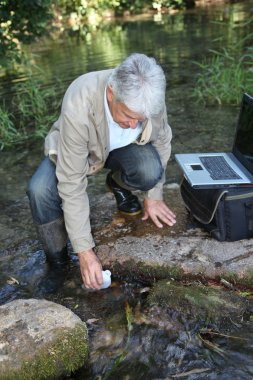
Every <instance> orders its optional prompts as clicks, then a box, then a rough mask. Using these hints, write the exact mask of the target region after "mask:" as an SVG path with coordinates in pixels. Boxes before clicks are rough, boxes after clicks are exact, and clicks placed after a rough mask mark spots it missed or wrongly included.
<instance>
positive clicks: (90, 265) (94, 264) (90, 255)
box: [78, 249, 103, 290]
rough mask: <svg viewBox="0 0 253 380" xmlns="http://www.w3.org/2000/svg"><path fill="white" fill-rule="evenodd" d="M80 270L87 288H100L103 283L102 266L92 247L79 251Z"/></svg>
mask: <svg viewBox="0 0 253 380" xmlns="http://www.w3.org/2000/svg"><path fill="white" fill-rule="evenodd" d="M78 257H79V264H80V271H81V275H82V279H83V282H84V285H85V287H86V288H88V289H97V290H98V289H100V288H101V286H102V284H103V277H102V266H101V263H100V261H99V259H98V258H97V256H96V254H95V252H94V251H93V249H89V250H88V251H84V252H79V253H78Z"/></svg>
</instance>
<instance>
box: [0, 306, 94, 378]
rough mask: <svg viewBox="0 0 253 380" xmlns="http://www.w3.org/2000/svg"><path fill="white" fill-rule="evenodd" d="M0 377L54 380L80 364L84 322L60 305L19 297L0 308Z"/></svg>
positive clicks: (84, 352) (83, 352)
mask: <svg viewBox="0 0 253 380" xmlns="http://www.w3.org/2000/svg"><path fill="white" fill-rule="evenodd" d="M0 342H1V344H0V373H1V376H0V377H1V380H5V379H6V380H7V379H8V380H12V379H13V380H24V379H25V380H34V379H37V380H40V379H49V378H50V379H56V378H59V377H60V376H63V375H68V374H69V373H70V372H72V371H74V370H76V369H77V368H79V367H81V366H83V365H84V364H85V362H86V360H87V355H88V337H87V328H86V325H85V324H84V323H83V322H82V321H81V319H80V318H79V317H78V316H76V315H75V314H74V313H73V312H72V311H70V310H69V309H67V308H66V307H64V306H61V305H58V304H56V303H53V302H49V301H46V300H36V299H27V300H24V299H20V300H15V301H12V302H10V303H7V304H6V305H3V306H1V307H0Z"/></svg>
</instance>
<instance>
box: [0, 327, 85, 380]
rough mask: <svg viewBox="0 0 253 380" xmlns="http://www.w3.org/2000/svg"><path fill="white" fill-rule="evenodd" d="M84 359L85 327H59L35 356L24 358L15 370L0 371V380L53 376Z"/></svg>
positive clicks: (78, 365) (37, 379) (64, 371)
mask: <svg viewBox="0 0 253 380" xmlns="http://www.w3.org/2000/svg"><path fill="white" fill-rule="evenodd" d="M87 358H88V334H87V329H86V326H85V325H83V324H81V323H80V324H78V325H77V326H76V328H75V329H74V330H71V331H66V330H64V331H63V330H62V329H61V330H60V331H58V332H57V334H56V337H55V339H54V342H53V343H51V344H50V343H48V344H46V345H44V346H43V347H42V348H41V349H40V350H38V352H37V353H36V355H35V357H32V358H27V360H26V362H25V363H24V364H23V365H22V367H21V368H20V369H19V370H15V371H11V370H10V371H9V373H5V374H1V380H34V379H36V380H43V379H57V378H59V377H60V376H63V375H68V374H70V373H71V372H73V371H75V370H77V369H78V368H80V367H81V366H83V365H84V364H85V363H86V361H87Z"/></svg>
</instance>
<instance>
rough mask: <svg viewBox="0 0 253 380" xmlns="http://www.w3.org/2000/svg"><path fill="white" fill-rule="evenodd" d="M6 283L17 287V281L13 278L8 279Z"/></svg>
mask: <svg viewBox="0 0 253 380" xmlns="http://www.w3.org/2000/svg"><path fill="white" fill-rule="evenodd" d="M6 282H7V284H9V285H14V284H17V285H19V282H18V280H17V279H16V278H14V277H9V280H7V281H6Z"/></svg>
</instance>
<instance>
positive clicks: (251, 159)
mask: <svg viewBox="0 0 253 380" xmlns="http://www.w3.org/2000/svg"><path fill="white" fill-rule="evenodd" d="M233 153H234V155H235V156H236V158H237V159H238V160H239V161H240V162H241V163H242V165H244V166H245V167H246V168H247V169H248V171H249V172H250V173H251V174H253V98H252V97H251V96H250V95H248V94H244V95H243V99H242V104H241V110H240V114H239V120H238V125H237V132H236V136H235V140H234V145H233Z"/></svg>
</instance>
